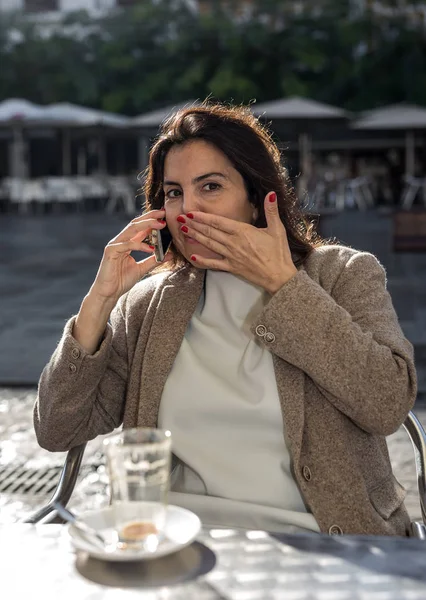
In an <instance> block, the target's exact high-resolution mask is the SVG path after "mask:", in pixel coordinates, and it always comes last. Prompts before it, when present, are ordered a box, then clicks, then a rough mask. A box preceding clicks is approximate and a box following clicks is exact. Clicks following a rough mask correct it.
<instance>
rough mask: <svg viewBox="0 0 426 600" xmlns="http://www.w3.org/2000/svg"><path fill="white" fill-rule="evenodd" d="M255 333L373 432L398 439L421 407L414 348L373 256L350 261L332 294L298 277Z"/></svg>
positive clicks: (354, 257) (272, 301)
mask: <svg viewBox="0 0 426 600" xmlns="http://www.w3.org/2000/svg"><path fill="white" fill-rule="evenodd" d="M259 325H260V326H262V325H263V326H264V327H263V328H262V327H259ZM252 332H253V333H254V334H255V335H257V337H258V339H260V340H263V343H264V344H265V345H266V346H267V347H268V349H269V350H270V351H271V352H273V353H275V354H276V355H278V356H279V357H280V358H282V359H284V360H285V361H287V362H289V363H291V364H292V365H294V366H296V367H298V368H300V369H301V370H302V371H304V373H305V374H306V375H307V376H308V377H310V378H311V379H312V380H313V382H314V383H315V384H316V386H317V387H318V388H319V389H320V391H321V392H322V393H323V394H324V395H325V396H326V398H327V399H328V400H329V401H330V402H331V403H332V404H333V405H334V406H335V407H336V408H337V409H338V410H340V411H341V412H342V413H344V414H345V415H347V416H348V417H349V418H350V419H352V420H353V421H354V422H355V423H356V424H357V425H358V426H359V427H361V428H362V429H364V430H365V431H367V432H370V433H375V434H379V435H389V434H391V433H393V432H394V431H396V430H397V429H398V427H399V426H400V425H401V424H402V423H403V422H404V420H405V418H406V416H407V414H408V412H409V410H411V408H412V407H413V405H414V402H415V399H416V394H417V377H416V370H415V365H414V352H413V346H412V345H411V343H410V342H409V341H408V340H407V339H406V338H405V337H404V334H403V332H402V330H401V328H400V326H399V323H398V318H397V315H396V312H395V310H394V308H393V304H392V300H391V297H390V295H389V293H388V291H387V290H386V275H385V271H384V269H383V267H382V266H381V265H380V263H379V262H378V261H377V259H376V258H375V257H374V256H373V255H371V254H367V253H356V254H354V255H352V256H351V258H350V259H349V260H348V261H347V262H346V264H345V266H344V268H343V269H342V271H341V273H340V275H339V277H338V279H337V281H336V283H335V285H334V288H333V290H332V292H331V295H330V294H329V293H327V292H326V291H325V290H324V289H323V288H322V287H321V286H320V285H319V284H318V283H316V282H315V281H313V280H312V279H311V278H310V277H309V276H308V274H307V273H306V271H304V270H301V271H299V272H298V274H297V275H295V276H294V277H293V278H292V279H291V280H290V281H289V282H287V283H286V284H285V285H284V286H283V287H282V288H281V289H280V290H279V291H278V292H277V293H276V294H275V295H274V296H273V297H272V298H271V299H270V301H269V303H268V305H267V306H266V307H265V309H264V310H263V311H262V313H261V314H260V315H259V316H258V318H257V319H256V322H255V323H254V324H253V325H252ZM265 332H266V335H265ZM267 333H269V334H273V335H267Z"/></svg>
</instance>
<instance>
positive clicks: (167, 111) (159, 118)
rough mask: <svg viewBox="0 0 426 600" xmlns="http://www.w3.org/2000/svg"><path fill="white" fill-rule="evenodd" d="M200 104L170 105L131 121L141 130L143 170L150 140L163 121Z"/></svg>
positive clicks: (140, 152)
mask: <svg viewBox="0 0 426 600" xmlns="http://www.w3.org/2000/svg"><path fill="white" fill-rule="evenodd" d="M200 104H201V102H200V101H199V100H187V101H186V102H179V103H177V104H169V105H168V106H165V107H163V108H158V109H156V110H152V111H150V112H147V113H143V114H141V115H138V116H137V117H133V119H131V125H132V126H133V127H136V128H138V129H139V130H140V136H139V150H138V155H139V159H138V160H139V164H140V165H141V168H142V169H143V168H145V166H146V165H147V164H148V152H149V145H150V144H149V139H150V138H151V137H154V136H155V135H156V134H157V132H158V129H159V127H160V125H161V124H162V123H163V121H165V120H166V119H167V117H170V116H171V115H172V114H173V113H174V112H177V111H178V110H179V109H181V108H186V107H188V108H189V107H191V106H199V105H200Z"/></svg>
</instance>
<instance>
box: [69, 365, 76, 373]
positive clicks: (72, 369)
mask: <svg viewBox="0 0 426 600" xmlns="http://www.w3.org/2000/svg"><path fill="white" fill-rule="evenodd" d="M68 369H69V370H70V373H75V372H76V371H77V367H76V366H75V364H74V363H70V364H69V365H68Z"/></svg>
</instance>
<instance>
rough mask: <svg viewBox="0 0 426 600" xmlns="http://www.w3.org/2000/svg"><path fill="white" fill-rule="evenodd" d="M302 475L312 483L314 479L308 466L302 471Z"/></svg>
mask: <svg viewBox="0 0 426 600" xmlns="http://www.w3.org/2000/svg"><path fill="white" fill-rule="evenodd" d="M302 475H303V477H304V478H305V479H306V481H311V479H312V473H311V469H310V468H309V467H307V466H306V465H305V466H304V467H303V469H302Z"/></svg>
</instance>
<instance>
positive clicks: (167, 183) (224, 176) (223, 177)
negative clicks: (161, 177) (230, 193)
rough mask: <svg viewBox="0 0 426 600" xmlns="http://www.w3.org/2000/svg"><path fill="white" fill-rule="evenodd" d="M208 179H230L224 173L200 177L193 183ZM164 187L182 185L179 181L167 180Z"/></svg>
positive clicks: (213, 173) (207, 174)
mask: <svg viewBox="0 0 426 600" xmlns="http://www.w3.org/2000/svg"><path fill="white" fill-rule="evenodd" d="M208 177H222V179H228V177H227V176H226V175H224V174H223V173H215V172H212V173H206V174H205V175H199V176H198V177H195V178H194V179H193V180H192V183H193V184H195V183H199V182H200V181H203V179H207V178H208ZM163 185H180V183H178V182H177V181H170V180H168V179H167V180H165V181H164V182H163Z"/></svg>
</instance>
